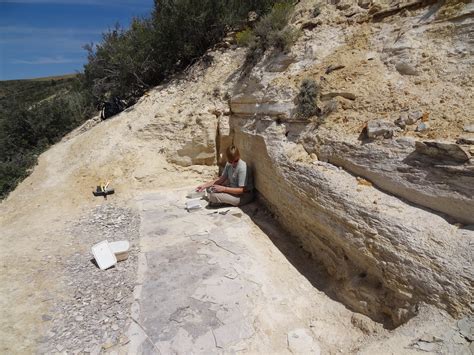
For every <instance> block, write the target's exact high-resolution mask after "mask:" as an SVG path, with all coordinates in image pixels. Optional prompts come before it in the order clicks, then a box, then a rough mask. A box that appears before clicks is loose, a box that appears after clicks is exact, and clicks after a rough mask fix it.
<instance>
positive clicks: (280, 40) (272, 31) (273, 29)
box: [246, 1, 298, 66]
mask: <svg viewBox="0 0 474 355" xmlns="http://www.w3.org/2000/svg"><path fill="white" fill-rule="evenodd" d="M292 6H293V5H292V3H291V2H290V1H283V2H277V3H276V4H275V5H274V6H273V7H272V10H271V11H270V13H268V14H267V15H265V16H263V17H262V18H261V19H260V21H258V23H257V24H256V25H255V29H254V31H253V36H254V39H253V41H250V44H249V50H248V52H247V58H246V64H247V65H248V66H249V65H253V64H255V63H256V62H257V61H258V59H259V58H260V57H261V56H262V55H263V53H265V51H266V50H267V49H269V48H271V47H273V48H275V49H276V50H278V51H286V50H288V49H289V48H290V47H291V46H292V45H293V43H294V42H295V40H296V38H297V36H298V32H297V31H296V30H294V29H291V28H288V27H287V24H288V19H289V16H290V14H291V9H292Z"/></svg>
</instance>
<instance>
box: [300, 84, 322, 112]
mask: <svg viewBox="0 0 474 355" xmlns="http://www.w3.org/2000/svg"><path fill="white" fill-rule="evenodd" d="M318 94H319V86H318V84H317V83H316V81H314V80H313V79H304V80H303V82H302V83H301V87H300V92H299V94H298V96H297V97H296V112H297V115H298V116H299V117H301V118H304V119H308V118H310V117H312V116H315V115H319V114H320V113H321V110H320V109H319V107H318V105H317V103H316V99H317V97H318Z"/></svg>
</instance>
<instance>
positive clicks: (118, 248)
mask: <svg viewBox="0 0 474 355" xmlns="http://www.w3.org/2000/svg"><path fill="white" fill-rule="evenodd" d="M109 246H110V249H111V250H112V253H114V254H115V257H116V258H117V261H123V260H126V259H127V258H128V249H130V243H129V242H128V241H127V240H119V241H117V242H110V243H109Z"/></svg>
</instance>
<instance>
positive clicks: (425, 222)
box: [232, 117, 474, 326]
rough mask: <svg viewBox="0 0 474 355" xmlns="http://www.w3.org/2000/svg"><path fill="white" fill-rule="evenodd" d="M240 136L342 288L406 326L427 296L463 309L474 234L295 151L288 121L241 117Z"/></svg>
mask: <svg viewBox="0 0 474 355" xmlns="http://www.w3.org/2000/svg"><path fill="white" fill-rule="evenodd" d="M232 124H233V126H234V130H235V142H236V143H237V144H238V146H239V147H240V148H241V151H242V153H243V156H244V159H245V160H246V161H248V163H249V164H250V165H251V166H252V167H253V169H254V170H255V177H256V187H257V189H258V191H259V192H260V194H261V195H262V196H263V198H264V200H266V201H267V202H268V204H269V206H270V208H271V209H272V210H273V211H274V212H275V214H276V215H277V217H278V220H279V221H280V222H281V223H282V225H283V226H284V227H285V228H286V229H288V230H289V231H290V232H292V234H293V235H295V236H297V237H298V238H300V239H301V241H302V244H303V246H304V247H305V248H306V249H307V250H308V251H310V252H311V254H312V255H313V257H315V258H316V259H317V260H319V261H321V263H322V264H324V266H325V267H326V269H327V271H328V273H329V274H330V275H331V276H332V277H333V279H334V282H335V286H334V287H335V290H336V295H337V297H338V298H339V299H340V300H341V301H343V302H344V303H345V304H347V305H348V306H350V307H351V308H353V309H355V310H357V311H358V312H361V313H365V314H368V315H370V316H371V317H372V318H373V319H374V320H377V321H381V322H385V323H386V324H391V325H393V326H396V325H399V324H401V323H403V322H405V321H406V320H408V319H409V318H410V317H411V316H413V315H414V314H415V313H416V308H417V305H418V304H419V303H420V302H426V303H431V304H435V305H437V306H439V307H441V308H444V309H446V310H448V311H449V312H450V313H451V314H454V315H456V314H459V313H462V312H463V311H465V310H466V309H468V307H469V303H470V300H471V294H472V291H473V290H472V281H473V275H472V269H471V268H470V267H469V265H470V258H471V252H470V249H469V243H470V242H471V243H472V240H473V238H474V233H473V232H472V231H469V230H463V229H457V228H456V227H455V226H453V225H451V224H449V223H447V222H446V220H445V219H443V218H441V217H439V216H438V215H436V214H433V213H430V212H428V211H425V210H423V209H419V208H416V207H413V206H410V205H408V204H407V203H405V202H403V201H401V200H399V199H397V198H396V197H393V196H390V195H387V194H385V193H383V192H382V191H379V190H377V189H375V188H373V187H370V186H364V185H359V184H358V182H357V179H356V178H355V177H354V176H352V175H350V174H348V173H347V172H345V171H343V170H342V169H339V168H337V167H335V166H334V165H332V164H328V163H324V162H319V161H313V162H311V159H307V160H306V161H304V160H301V159H299V161H298V160H295V159H293V158H291V159H290V158H289V156H291V154H292V152H294V150H295V147H296V146H297V145H296V144H295V143H292V142H291V141H289V140H288V139H287V137H286V136H285V133H286V132H287V128H286V126H285V125H278V124H277V123H276V122H274V121H272V120H259V119H241V118H237V117H234V118H233V120H232Z"/></svg>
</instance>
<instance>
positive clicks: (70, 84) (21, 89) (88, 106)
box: [0, 74, 95, 199]
mask: <svg viewBox="0 0 474 355" xmlns="http://www.w3.org/2000/svg"><path fill="white" fill-rule="evenodd" d="M94 111H95V110H94V107H93V105H92V101H91V98H90V96H89V95H88V92H87V91H84V90H83V89H82V85H81V83H80V81H79V80H78V78H77V75H76V74H71V75H62V76H54V77H46V78H35V79H26V80H7V81H0V199H1V198H3V197H5V196H6V195H7V194H8V192H9V191H11V190H13V189H14V188H15V186H16V184H17V183H18V182H19V181H21V180H22V179H23V178H24V177H25V176H27V175H28V172H29V170H30V169H31V167H32V166H33V165H34V164H35V163H36V157H37V156H38V155H39V154H40V153H41V152H43V151H44V150H45V149H46V148H47V147H48V146H50V145H51V144H54V143H55V142H57V141H58V140H60V139H61V138H62V137H63V136H64V135H65V134H67V133H68V132H70V131H71V130H72V129H74V128H75V127H77V126H78V125H79V124H81V123H82V122H83V121H84V120H86V119H87V118H89V117H90V116H91V115H92V114H93V113H94Z"/></svg>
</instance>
